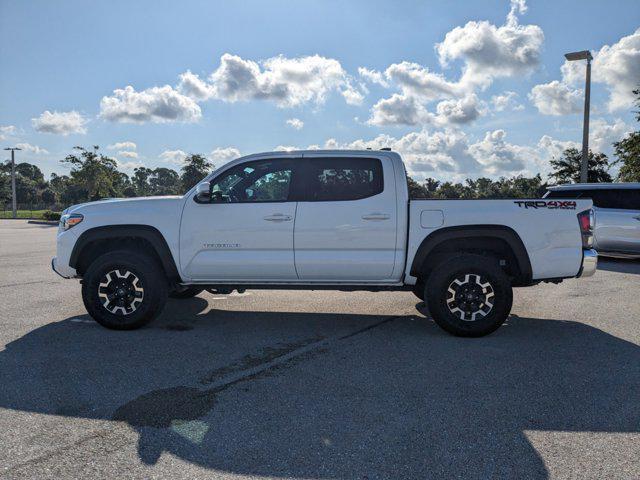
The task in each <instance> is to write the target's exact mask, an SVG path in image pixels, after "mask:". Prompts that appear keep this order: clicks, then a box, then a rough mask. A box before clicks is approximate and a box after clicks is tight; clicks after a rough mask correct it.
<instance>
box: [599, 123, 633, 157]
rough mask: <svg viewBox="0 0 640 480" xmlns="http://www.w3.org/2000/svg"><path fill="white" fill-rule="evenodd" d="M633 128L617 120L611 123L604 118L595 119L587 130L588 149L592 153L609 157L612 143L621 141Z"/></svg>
mask: <svg viewBox="0 0 640 480" xmlns="http://www.w3.org/2000/svg"><path fill="white" fill-rule="evenodd" d="M632 131H633V128H632V127H631V125H628V124H627V123H626V122H624V121H623V120H622V119H620V118H617V119H615V121H614V122H613V123H611V122H607V121H606V120H605V119H604V118H596V119H594V120H593V121H592V122H591V125H590V129H589V148H591V150H593V151H594V152H603V153H606V154H607V155H611V153H612V152H613V143H614V142H618V141H620V140H622V139H623V138H624V137H626V136H627V134H628V133H629V132H632Z"/></svg>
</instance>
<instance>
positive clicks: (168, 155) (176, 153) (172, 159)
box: [160, 150, 187, 165]
mask: <svg viewBox="0 0 640 480" xmlns="http://www.w3.org/2000/svg"><path fill="white" fill-rule="evenodd" d="M186 157H187V152H185V151H183V150H165V151H164V152H162V153H161V154H160V160H162V161H163V162H166V163H172V164H174V165H182V164H183V162H184V159H185V158H186Z"/></svg>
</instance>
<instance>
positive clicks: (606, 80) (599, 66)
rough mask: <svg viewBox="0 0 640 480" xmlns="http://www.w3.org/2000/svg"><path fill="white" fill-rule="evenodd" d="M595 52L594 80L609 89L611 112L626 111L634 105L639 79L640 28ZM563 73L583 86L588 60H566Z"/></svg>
mask: <svg viewBox="0 0 640 480" xmlns="http://www.w3.org/2000/svg"><path fill="white" fill-rule="evenodd" d="M591 53H592V55H593V62H592V70H591V74H592V76H591V80H592V81H593V82H594V83H603V84H605V85H606V86H607V88H608V89H609V92H610V96H609V102H608V108H609V111H611V112H613V111H615V110H627V109H631V108H632V106H633V100H634V95H633V93H632V92H633V90H634V89H636V88H638V82H639V81H640V28H639V29H637V30H636V31H635V32H634V33H632V34H631V35H628V36H626V37H622V38H621V39H620V40H619V41H618V42H616V43H614V44H613V45H605V46H603V47H602V48H601V49H600V50H598V51H594V52H591ZM562 75H563V79H564V81H565V82H566V83H569V84H571V85H583V84H584V77H585V62H568V61H565V63H564V65H563V66H562Z"/></svg>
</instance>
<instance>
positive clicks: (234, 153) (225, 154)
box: [209, 147, 240, 163]
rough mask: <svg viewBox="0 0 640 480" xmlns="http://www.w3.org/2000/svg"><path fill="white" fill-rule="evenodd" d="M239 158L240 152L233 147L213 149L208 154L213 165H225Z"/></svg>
mask: <svg viewBox="0 0 640 480" xmlns="http://www.w3.org/2000/svg"><path fill="white" fill-rule="evenodd" d="M238 157H240V150H238V149H237V148H235V147H225V148H222V147H218V148H214V149H213V150H212V151H211V153H210V154H209V158H210V159H211V160H212V161H213V162H214V163H216V162H217V163H226V162H228V161H230V160H234V159H236V158H238Z"/></svg>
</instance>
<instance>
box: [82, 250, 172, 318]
mask: <svg viewBox="0 0 640 480" xmlns="http://www.w3.org/2000/svg"><path fill="white" fill-rule="evenodd" d="M114 272H116V273H114ZM132 278H133V279H134V282H135V285H133V286H131V287H130V288H129V290H127V286H126V285H125V284H126V283H127V282H129V284H131V283H132V282H131V279H132ZM112 281H113V282H120V281H122V284H123V287H122V288H121V290H123V291H125V293H124V294H123V295H127V293H126V292H128V291H131V292H133V293H132V294H131V295H130V296H125V297H123V298H115V296H116V295H118V294H119V293H115V292H113V289H114V287H112V286H111V282H112ZM167 283H168V282H167V278H166V276H165V273H164V271H163V270H162V268H161V267H160V265H158V263H157V261H156V260H155V259H154V258H152V257H150V256H148V255H146V254H144V253H138V252H133V251H130V250H115V251H112V252H107V253H105V254H103V255H101V256H100V257H98V258H96V259H95V260H94V261H93V262H92V263H91V265H89V267H88V268H87V271H86V272H85V274H84V278H83V282H82V301H83V302H84V306H85V307H86V309H87V312H89V315H91V317H92V318H93V319H94V320H95V321H96V322H98V323H99V324H100V325H102V326H103V327H106V328H109V329H113V330H133V329H136V328H140V327H141V326H143V325H145V324H147V323H149V322H151V321H152V320H153V319H155V318H156V317H157V316H158V315H159V314H160V313H161V312H162V309H163V308H164V305H165V303H166V301H167ZM115 289H116V290H118V284H115ZM140 289H142V292H141V294H140V292H139V290H140ZM133 290H136V291H135V292H134V291H133ZM111 296H114V300H108V297H109V298H110V297H111ZM132 296H139V297H140V298H138V299H134V300H133V302H131V301H129V302H128V303H129V304H130V305H129V306H126V302H127V299H130V298H132ZM119 302H122V303H119ZM131 304H132V305H131ZM119 305H125V306H119ZM114 309H115V310H116V313H114V312H113V310H114ZM129 310H131V311H129Z"/></svg>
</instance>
